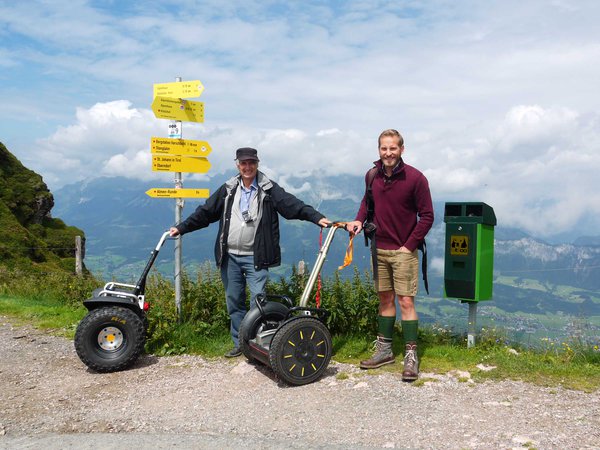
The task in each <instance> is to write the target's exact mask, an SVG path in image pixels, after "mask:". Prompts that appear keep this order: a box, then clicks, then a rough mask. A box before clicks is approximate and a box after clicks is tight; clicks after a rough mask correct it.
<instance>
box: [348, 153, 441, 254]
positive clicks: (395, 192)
mask: <svg viewBox="0 0 600 450" xmlns="http://www.w3.org/2000/svg"><path fill="white" fill-rule="evenodd" d="M374 164H375V166H377V168H378V170H377V174H376V175H375V179H374V180H373V185H372V190H373V199H374V201H375V218H374V222H375V225H377V231H376V233H375V240H376V243H377V248H380V249H383V250H397V249H399V248H400V247H402V246H405V247H406V248H407V249H409V250H411V251H414V250H415V249H416V248H417V247H418V246H419V244H420V243H421V242H422V241H423V239H425V235H426V234H427V232H428V231H429V230H430V229H431V226H432V225H433V204H432V201H431V193H430V192H429V183H428V182H427V178H425V175H423V174H422V173H421V172H419V171H418V170H417V169H415V168H414V167H412V166H409V165H408V164H405V163H404V161H402V159H401V160H400V164H398V166H397V167H396V168H395V169H394V171H393V173H392V176H391V177H387V176H386V175H385V173H384V171H383V169H382V163H381V160H379V161H375V163H374ZM367 177H368V175H365V183H367V181H368V180H367ZM417 217H418V220H417ZM366 218H367V199H366V195H365V197H363V199H362V202H361V204H360V209H359V210H358V213H357V214H356V219H355V220H359V221H361V222H364V221H365V219H366Z"/></svg>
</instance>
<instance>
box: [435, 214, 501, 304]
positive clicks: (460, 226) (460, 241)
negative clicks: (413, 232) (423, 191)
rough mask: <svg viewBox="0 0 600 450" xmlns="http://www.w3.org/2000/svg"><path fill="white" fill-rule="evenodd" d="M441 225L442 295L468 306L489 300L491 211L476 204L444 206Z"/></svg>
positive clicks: (492, 266)
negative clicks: (443, 228)
mask: <svg viewBox="0 0 600 450" xmlns="http://www.w3.org/2000/svg"><path fill="white" fill-rule="evenodd" d="M444 222H445V223H446V246H445V260H444V295H445V296H446V297H452V298H457V299H460V300H464V301H468V302H473V301H475V302H478V301H480V300H490V299H491V298H492V281H493V272H494V227H495V226H496V215H495V214H494V210H493V209H492V207H491V206H489V205H487V204H485V203H480V202H466V203H454V202H451V203H446V205H445V207H444Z"/></svg>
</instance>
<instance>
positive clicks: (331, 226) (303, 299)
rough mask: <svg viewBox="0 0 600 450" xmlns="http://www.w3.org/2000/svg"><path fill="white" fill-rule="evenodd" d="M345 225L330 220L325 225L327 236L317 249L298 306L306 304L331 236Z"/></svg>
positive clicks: (323, 260)
mask: <svg viewBox="0 0 600 450" xmlns="http://www.w3.org/2000/svg"><path fill="white" fill-rule="evenodd" d="M345 226H346V222H332V223H330V224H328V225H327V226H326V227H325V228H329V232H328V233H327V236H326V237H325V242H323V245H322V246H321V249H320V250H319V254H318V256H317V260H316V261H315V265H314V267H313V270H312V271H311V272H310V275H309V277H308V282H307V283H306V287H305V288H304V291H303V292H302V297H300V302H299V306H301V307H302V308H305V307H306V305H307V304H308V297H309V296H310V293H311V291H312V289H313V287H314V285H315V282H316V281H317V277H318V276H319V273H320V272H321V268H322V267H323V263H324V262H325V258H326V257H327V252H328V251H329V246H330V245H331V242H332V241H333V236H334V235H335V232H336V231H337V230H339V229H340V228H345Z"/></svg>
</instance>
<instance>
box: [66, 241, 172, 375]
mask: <svg viewBox="0 0 600 450" xmlns="http://www.w3.org/2000/svg"><path fill="white" fill-rule="evenodd" d="M168 236H169V232H168V231H166V232H164V233H163V235H162V236H161V237H160V240H159V241H158V244H157V245H156V247H155V248H154V250H152V252H151V253H150V259H149V260H148V263H147V264H146V267H145V268H144V271H143V272H142V275H141V276H140V278H139V280H138V282H137V283H136V284H134V285H133V284H123V283H115V282H109V283H106V284H105V285H104V287H103V288H98V289H96V290H94V292H93V293H92V297H91V298H89V299H87V300H85V301H84V302H83V304H84V305H85V307H86V308H87V309H88V313H87V314H86V316H85V317H84V318H83V319H82V320H81V322H79V325H78V326H77V330H76V332H75V350H76V351H77V355H78V356H79V359H81V361H83V363H84V364H85V365H86V366H88V367H89V368H90V369H92V370H94V371H96V372H116V371H118V370H123V369H126V368H127V367H129V366H131V365H132V364H133V363H134V362H135V361H136V359H137V358H138V356H140V355H141V353H142V352H143V351H144V344H145V342H146V329H147V318H146V311H147V310H148V303H147V302H146V300H145V291H146V278H147V277H148V273H149V272H150V269H151V268H152V265H153V264H154V261H155V260H156V257H157V256H158V252H159V251H160V249H161V247H162V246H163V244H164V242H165V240H166V239H167V238H168Z"/></svg>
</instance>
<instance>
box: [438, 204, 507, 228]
mask: <svg viewBox="0 0 600 450" xmlns="http://www.w3.org/2000/svg"><path fill="white" fill-rule="evenodd" d="M444 222H446V223H482V224H484V225H494V226H495V225H496V223H497V222H496V214H494V209H493V208H492V207H491V206H490V205H488V204H486V203H483V202H447V203H446V204H445V206H444Z"/></svg>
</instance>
